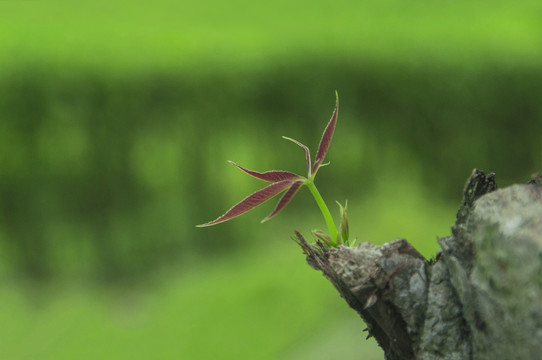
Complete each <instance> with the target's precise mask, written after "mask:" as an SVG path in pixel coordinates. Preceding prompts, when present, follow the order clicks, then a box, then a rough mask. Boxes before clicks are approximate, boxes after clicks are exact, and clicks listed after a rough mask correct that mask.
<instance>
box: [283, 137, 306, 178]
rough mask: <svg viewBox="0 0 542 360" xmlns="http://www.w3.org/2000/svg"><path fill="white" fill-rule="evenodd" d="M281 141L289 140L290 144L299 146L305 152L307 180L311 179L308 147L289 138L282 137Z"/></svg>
mask: <svg viewBox="0 0 542 360" xmlns="http://www.w3.org/2000/svg"><path fill="white" fill-rule="evenodd" d="M282 138H283V139H286V140H290V141H291V142H293V143H295V144H297V145H299V146H301V147H302V148H303V150H305V158H306V160H307V174H308V175H307V178H309V179H310V177H311V152H310V150H309V148H308V147H306V146H305V145H303V144H302V143H300V142H299V141H297V140H295V139H292V138H289V137H287V136H283V137H282Z"/></svg>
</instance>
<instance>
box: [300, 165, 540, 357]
mask: <svg viewBox="0 0 542 360" xmlns="http://www.w3.org/2000/svg"><path fill="white" fill-rule="evenodd" d="M496 188H497V187H496V184H495V181H494V174H489V175H488V176H486V175H485V174H484V173H483V172H482V171H480V170H474V171H473V173H472V175H471V177H470V178H469V180H468V182H467V185H466V187H465V191H464V198H463V203H462V205H461V208H460V210H459V212H458V214H457V221H456V223H455V225H454V226H453V227H452V234H451V235H450V236H449V237H446V238H442V239H439V240H438V242H439V244H440V246H441V251H440V252H439V253H438V254H437V256H436V260H434V261H427V260H425V258H424V257H423V256H422V255H420V254H419V253H418V252H417V251H416V250H415V249H414V248H413V247H412V246H411V245H410V244H409V243H408V242H407V241H406V240H404V239H399V240H395V241H392V242H389V243H387V244H384V245H381V246H377V245H372V244H370V243H362V244H360V245H359V246H357V247H353V248H349V247H345V246H339V247H338V248H332V249H327V248H325V247H324V246H323V245H322V244H319V243H317V244H316V245H309V244H308V243H307V242H306V241H305V240H304V239H303V237H302V236H301V235H300V234H298V239H299V244H300V245H301V246H302V248H303V250H304V252H305V253H306V255H307V262H308V263H309V265H311V266H312V267H313V268H314V269H317V270H321V271H322V272H323V274H324V276H325V277H326V278H327V279H328V280H329V281H331V283H332V284H333V285H334V286H335V288H336V289H337V290H338V291H339V293H340V295H341V296H342V297H343V298H344V299H345V300H346V301H347V303H348V304H349V305H350V307H352V308H353V309H354V310H356V311H357V312H358V313H359V315H360V316H361V317H362V318H363V320H364V321H365V323H366V324H367V327H368V328H367V330H368V331H369V335H370V336H374V337H375V339H376V340H377V342H378V344H379V345H380V346H381V347H382V349H383V350H384V353H385V358H386V359H389V360H399V359H476V360H477V359H491V360H494V359H529V360H530V359H538V358H539V357H540V356H542V355H541V354H542V185H536V184H534V182H531V183H530V184H526V185H513V186H510V187H508V188H505V189H502V190H496ZM360 358H362V357H361V356H360Z"/></svg>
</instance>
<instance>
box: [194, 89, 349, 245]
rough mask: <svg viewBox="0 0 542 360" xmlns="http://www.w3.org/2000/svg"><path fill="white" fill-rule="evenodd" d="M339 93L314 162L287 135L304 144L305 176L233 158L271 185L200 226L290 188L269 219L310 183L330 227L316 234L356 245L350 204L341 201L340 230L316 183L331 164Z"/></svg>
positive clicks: (224, 218) (337, 242)
mask: <svg viewBox="0 0 542 360" xmlns="http://www.w3.org/2000/svg"><path fill="white" fill-rule="evenodd" d="M335 95H336V105H335V110H334V111H333V115H332V116H331V119H330V120H329V123H328V124H327V126H326V129H325V130H324V133H323V135H322V139H321V140H320V145H319V146H318V151H317V153H316V157H315V158H314V164H311V156H310V151H309V148H308V147H306V146H305V145H303V144H302V143H300V142H299V141H297V140H294V139H291V138H289V137H286V136H283V138H284V139H286V140H289V141H291V142H293V143H295V144H296V145H298V146H300V147H301V148H303V150H304V151H305V158H306V163H307V176H306V177H304V176H301V175H297V174H295V173H292V172H290V171H283V170H271V171H266V172H263V173H262V172H258V171H254V170H249V169H246V168H244V167H242V166H240V165H237V164H236V163H234V162H233V161H229V163H230V164H232V165H234V166H237V167H238V168H239V169H241V170H242V171H244V172H245V173H247V174H249V175H251V176H253V177H255V178H257V179H260V180H263V181H267V182H270V183H271V185H268V186H266V187H264V188H263V189H260V190H258V191H256V192H254V193H252V194H250V195H249V196H247V197H246V198H244V199H243V200H241V201H240V202H239V203H237V204H236V205H234V206H233V207H232V208H231V209H229V210H228V211H226V213H225V214H224V215H222V216H220V217H218V218H217V219H216V220H213V221H211V222H208V223H205V224H201V225H197V226H198V227H205V226H211V225H216V224H219V223H222V222H225V221H228V220H231V219H233V218H235V217H237V216H239V215H242V214H244V213H246V212H247V211H249V210H252V209H253V208H255V207H256V206H258V205H260V204H263V203H264V202H266V201H267V200H270V199H271V198H273V197H275V196H276V195H278V194H280V193H281V192H283V191H286V192H285V193H284V195H282V197H281V198H280V200H279V202H278V203H277V205H276V206H275V209H274V210H273V211H272V212H271V213H270V214H269V215H268V216H267V217H265V218H264V219H263V220H262V223H263V222H265V221H268V220H269V219H271V218H273V217H274V216H275V215H277V214H278V213H279V212H280V211H282V210H283V209H284V208H285V207H286V205H288V203H289V202H290V201H291V200H292V198H293V197H294V195H295V194H296V193H297V191H298V190H299V189H300V188H301V187H302V186H304V185H305V186H307V187H308V188H309V190H310V192H311V193H312V195H313V197H314V200H316V204H318V207H319V208H320V211H321V212H322V215H323V216H324V219H325V221H326V225H327V228H328V231H329V234H326V233H325V232H323V231H321V230H313V235H314V236H315V237H316V238H318V239H319V240H320V241H322V243H324V244H325V245H326V246H328V247H336V246H337V245H340V244H345V245H350V246H351V245H353V242H350V241H349V234H348V218H347V216H346V208H347V206H346V205H345V206H344V207H343V206H342V205H341V204H339V207H340V212H341V225H340V228H339V231H337V228H336V227H335V223H334V222H333V217H332V216H331V213H330V212H329V209H328V207H327V205H326V203H325V202H324V199H323V198H322V195H320V192H319V191H318V189H317V188H316V185H315V184H314V178H315V177H316V174H317V173H318V170H319V169H320V168H321V167H323V166H325V165H328V164H329V163H324V158H325V156H326V154H327V151H328V149H329V145H330V144H331V139H332V138H333V133H334V131H335V125H336V124H337V115H338V112H339V95H338V94H337V93H335ZM354 242H355V240H354Z"/></svg>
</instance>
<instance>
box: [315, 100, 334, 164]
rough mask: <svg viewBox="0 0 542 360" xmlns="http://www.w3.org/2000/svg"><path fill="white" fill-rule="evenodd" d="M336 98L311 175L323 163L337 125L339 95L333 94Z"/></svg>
mask: <svg viewBox="0 0 542 360" xmlns="http://www.w3.org/2000/svg"><path fill="white" fill-rule="evenodd" d="M335 96H336V105H335V110H334V111H333V115H332V116H331V119H330V120H329V123H328V124H327V126H326V129H325V130H324V133H323V135H322V139H321V140H320V145H319V146H318V152H317V153H316V158H315V159H314V165H313V166H312V173H313V174H314V173H316V171H318V168H319V167H320V164H322V162H323V161H324V158H325V157H326V154H327V150H328V149H329V144H331V139H332V138H333V132H334V131H335V125H336V124H337V115H338V113H339V94H337V93H335Z"/></svg>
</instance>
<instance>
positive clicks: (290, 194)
mask: <svg viewBox="0 0 542 360" xmlns="http://www.w3.org/2000/svg"><path fill="white" fill-rule="evenodd" d="M303 183H304V181H296V182H294V183H293V184H292V186H290V188H289V189H288V191H286V192H285V193H284V195H282V197H281V198H280V200H279V202H278V203H277V206H276V207H275V209H274V210H273V212H272V213H271V214H269V215H267V217H266V218H265V219H263V220H262V222H266V221H267V220H269V219H271V218H272V217H273V216H275V215H277V214H278V213H279V212H280V211H281V210H282V209H284V208H285V207H286V205H288V203H289V202H290V200H292V198H293V197H294V195H295V193H296V192H297V190H299V188H300V187H301V185H303Z"/></svg>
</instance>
